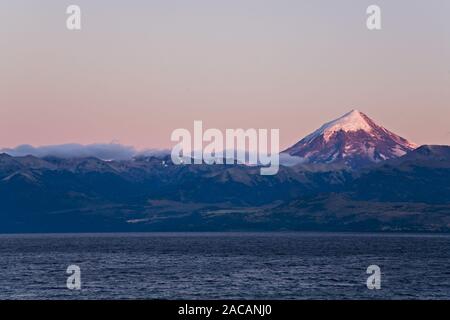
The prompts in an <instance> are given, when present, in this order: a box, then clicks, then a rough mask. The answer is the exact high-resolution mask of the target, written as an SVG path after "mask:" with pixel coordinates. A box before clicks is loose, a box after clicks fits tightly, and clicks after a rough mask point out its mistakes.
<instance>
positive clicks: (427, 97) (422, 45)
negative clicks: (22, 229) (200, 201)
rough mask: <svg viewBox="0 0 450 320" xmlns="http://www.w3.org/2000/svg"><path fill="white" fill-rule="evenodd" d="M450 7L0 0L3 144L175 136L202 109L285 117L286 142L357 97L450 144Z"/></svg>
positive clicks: (235, 121)
mask: <svg viewBox="0 0 450 320" xmlns="http://www.w3.org/2000/svg"><path fill="white" fill-rule="evenodd" d="M71 4H76V5H79V6H80V8H81V12H82V30H80V31H69V30H68V29H67V28H66V19H67V17H68V16H67V14H66V8H67V6H69V5H71ZM371 4H377V5H378V6H380V7H381V10H382V11H381V12H382V30H379V31H369V30H368V29H367V28H366V19H367V15H366V9H367V7H368V6H369V5H371ZM449 16H450V1H448V0H426V1H425V0H420V1H417V0H396V1H381V0H371V1H365V0H341V1H334V0H328V1H324V0H315V1H312V0H308V1H306V0H270V1H269V0H227V1H219V0H147V1H144V0H142V1H139V0H128V1H125V0H123V1H118V0H108V1H106V0H96V1H89V0H70V1H64V0H40V1H32V0H28V1H23V0H14V1H12V0H9V1H6V0H3V1H1V2H0V148H11V147H14V146H17V145H20V144H30V145H34V146H42V145H53V144H65V143H79V144H95V143H110V142H113V143H120V144H124V145H129V146H134V147H135V148H138V149H147V148H169V147H170V146H172V145H173V143H172V142H171V141H170V135H171V133H172V131H173V130H175V129H177V128H187V129H190V130H192V128H193V122H194V120H202V121H203V124H204V127H205V128H219V129H222V130H224V129H226V128H266V129H280V143H281V149H283V148H287V147H289V146H290V145H292V144H294V143H295V142H297V141H298V140H300V139H301V138H302V137H304V136H305V135H307V134H308V133H310V132H312V131H313V130H315V129H317V128H318V127H319V126H320V125H322V124H323V123H324V122H327V121H330V120H332V119H334V118H337V117H339V116H341V115H343V114H345V113H346V112H348V111H350V110H352V109H359V110H360V111H362V112H364V113H365V114H367V115H368V116H369V117H371V118H372V119H373V120H375V121H376V122H377V123H378V124H381V125H383V126H385V127H386V128H387V129H389V130H391V131H393V132H395V133H397V134H399V135H401V136H403V137H405V138H407V139H409V140H411V141H413V142H415V143H418V144H447V145H450V19H449V18H448V17H449Z"/></svg>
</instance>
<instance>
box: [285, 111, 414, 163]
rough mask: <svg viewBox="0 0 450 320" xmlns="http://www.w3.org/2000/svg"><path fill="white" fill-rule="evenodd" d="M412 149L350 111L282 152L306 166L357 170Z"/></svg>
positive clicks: (362, 114) (407, 143)
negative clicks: (309, 164) (337, 165)
mask: <svg viewBox="0 0 450 320" xmlns="http://www.w3.org/2000/svg"><path fill="white" fill-rule="evenodd" d="M416 147H417V145H416V144H414V143H411V142H409V141H408V140H406V139H404V138H402V137H400V136H398V135H396V134H395V133H393V132H391V131H389V130H387V129H385V128H383V127H382V126H379V125H377V124H376V123H375V122H374V121H373V120H372V119H370V118H369V117H368V116H367V115H365V114H364V113H362V112H360V111H358V110H352V111H350V112H349V113H346V114H345V115H343V116H342V117H340V118H338V119H336V120H333V121H330V122H328V123H325V124H324V125H323V126H321V127H320V128H319V129H317V130H316V131H314V132H313V133H311V134H309V135H308V136H306V137H305V138H303V139H302V140H300V141H299V142H298V143H296V144H295V145H293V146H292V147H290V148H289V149H287V150H285V151H284V153H288V154H289V155H291V156H297V157H302V158H304V159H305V160H306V162H308V163H319V164H331V163H333V164H343V165H345V166H347V167H350V168H358V167H362V166H365V165H369V164H373V163H377V162H380V161H383V160H388V159H393V158H397V157H401V156H403V155H405V154H406V153H408V152H409V151H412V150H414V149H415V148H416Z"/></svg>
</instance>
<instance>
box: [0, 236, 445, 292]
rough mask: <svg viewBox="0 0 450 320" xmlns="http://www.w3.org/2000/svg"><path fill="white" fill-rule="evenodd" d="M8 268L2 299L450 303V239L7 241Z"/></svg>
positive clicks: (1, 281)
mask: <svg viewBox="0 0 450 320" xmlns="http://www.w3.org/2000/svg"><path fill="white" fill-rule="evenodd" d="M69 265H78V266H79V267H80V268H81V282H82V289H81V290H80V291H71V290H68V289H67V287H66V279H67V277H68V275H67V274H66V269H67V267H68V266H69ZM369 265H378V266H379V267H380V268H381V272H382V275H381V290H368V289H367V286H366V280H367V277H368V275H367V274H366V269H367V267H368V266H369ZM0 271H1V272H0V299H450V236H449V235H392V234H391V235H386V234H329V233H323V234H321V233H148V234H80V235H76V234H62V235H0Z"/></svg>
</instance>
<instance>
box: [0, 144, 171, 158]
mask: <svg viewBox="0 0 450 320" xmlns="http://www.w3.org/2000/svg"><path fill="white" fill-rule="evenodd" d="M0 153H7V154H9V155H11V156H14V157H21V156H28V155H32V156H35V157H39V158H42V157H49V156H51V157H58V158H83V157H96V158H99V159H102V160H129V159H132V158H133V157H135V156H153V155H161V154H164V153H167V151H164V150H143V151H138V150H136V149H135V148H134V147H132V146H124V145H121V144H118V143H96V144H89V145H81V144H75V143H73V144H61V145H52V146H40V147H34V146H31V145H20V146H17V147H15V148H5V149H0Z"/></svg>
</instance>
